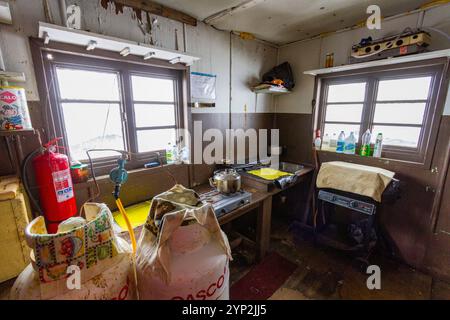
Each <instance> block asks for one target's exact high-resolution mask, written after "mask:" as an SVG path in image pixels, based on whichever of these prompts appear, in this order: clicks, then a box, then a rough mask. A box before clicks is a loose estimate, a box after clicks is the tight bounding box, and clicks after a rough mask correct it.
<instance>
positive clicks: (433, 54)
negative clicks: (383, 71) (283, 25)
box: [303, 49, 450, 76]
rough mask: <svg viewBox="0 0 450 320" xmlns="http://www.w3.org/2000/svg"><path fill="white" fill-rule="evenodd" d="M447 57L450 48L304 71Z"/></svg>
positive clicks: (323, 71)
mask: <svg viewBox="0 0 450 320" xmlns="http://www.w3.org/2000/svg"><path fill="white" fill-rule="evenodd" d="M445 57H450V49H445V50H437V51H430V52H425V53H418V54H411V55H407V56H401V57H395V58H388V59H381V60H375V61H370V62H361V63H355V64H347V65H343V66H337V67H331V68H322V69H314V70H307V71H304V72H303V73H304V74H307V75H311V76H317V75H320V74H329V73H336V72H343V71H350V70H358V69H365V68H371V67H379V66H388V65H393V64H398V63H406V62H413V61H422V60H428V59H436V58H445Z"/></svg>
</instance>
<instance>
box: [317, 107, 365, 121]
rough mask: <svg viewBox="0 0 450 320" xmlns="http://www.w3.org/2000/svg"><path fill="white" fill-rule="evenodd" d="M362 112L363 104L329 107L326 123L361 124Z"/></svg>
mask: <svg viewBox="0 0 450 320" xmlns="http://www.w3.org/2000/svg"><path fill="white" fill-rule="evenodd" d="M362 110H363V105H362V104H335V105H328V106H327V114H326V116H325V121H340V122H349V121H350V122H361V116H362Z"/></svg>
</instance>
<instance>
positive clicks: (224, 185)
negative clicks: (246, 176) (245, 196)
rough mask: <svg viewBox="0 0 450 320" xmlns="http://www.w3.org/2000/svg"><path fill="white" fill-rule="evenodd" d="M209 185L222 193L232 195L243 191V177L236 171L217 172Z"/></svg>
mask: <svg viewBox="0 0 450 320" xmlns="http://www.w3.org/2000/svg"><path fill="white" fill-rule="evenodd" d="M209 184H210V185H211V187H213V188H215V189H217V191H219V192H221V193H224V194H231V193H235V192H238V191H239V190H240V189H241V176H240V175H239V173H237V172H236V170H234V169H225V170H222V171H217V172H215V173H214V176H213V177H212V178H209Z"/></svg>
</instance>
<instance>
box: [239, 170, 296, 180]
mask: <svg viewBox="0 0 450 320" xmlns="http://www.w3.org/2000/svg"><path fill="white" fill-rule="evenodd" d="M248 173H250V174H253V175H255V176H257V177H259V178H262V179H265V180H276V179H278V178H281V177H285V176H292V173H288V172H284V171H280V170H277V169H272V168H261V169H257V170H251V171H248Z"/></svg>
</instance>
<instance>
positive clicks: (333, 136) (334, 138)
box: [330, 133, 337, 151]
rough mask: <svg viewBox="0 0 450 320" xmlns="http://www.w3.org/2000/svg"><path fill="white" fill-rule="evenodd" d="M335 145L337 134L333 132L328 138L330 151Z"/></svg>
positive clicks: (334, 149) (333, 149)
mask: <svg viewBox="0 0 450 320" xmlns="http://www.w3.org/2000/svg"><path fill="white" fill-rule="evenodd" d="M336 145H337V136H336V133H333V135H332V136H331V138H330V151H336Z"/></svg>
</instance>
